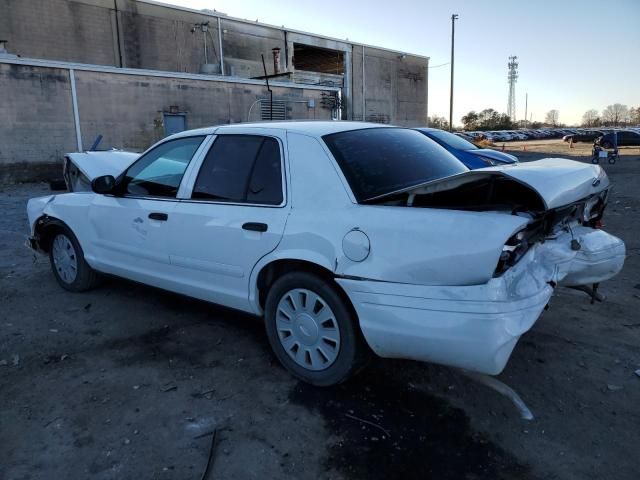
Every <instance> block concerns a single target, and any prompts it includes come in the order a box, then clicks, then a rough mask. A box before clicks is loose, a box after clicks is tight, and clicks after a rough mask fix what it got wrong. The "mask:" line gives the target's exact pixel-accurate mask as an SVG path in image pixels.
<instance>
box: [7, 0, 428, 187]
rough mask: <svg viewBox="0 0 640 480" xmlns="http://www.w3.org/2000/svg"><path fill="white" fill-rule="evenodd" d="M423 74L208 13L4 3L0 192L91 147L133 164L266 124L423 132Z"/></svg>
mask: <svg viewBox="0 0 640 480" xmlns="http://www.w3.org/2000/svg"><path fill="white" fill-rule="evenodd" d="M263 59H264V60H263ZM427 74H428V58H427V57H423V56H418V55H411V54H408V53H405V52H398V51H394V50H389V49H385V48H381V47H373V46H369V45H363V44H359V43H354V42H350V41H347V40H339V39H334V38H328V37H325V36H322V35H316V34H311V33H306V32H300V31H295V30H290V29H287V28H284V27H276V26H272V25H266V24H262V23H257V22H252V21H247V20H242V19H237V18H232V17H229V16H227V15H225V14H222V13H219V12H215V11H209V10H206V11H198V10H191V9H186V8H181V7H175V6H171V5H166V4H161V3H157V2H154V1H150V0H0V119H2V124H1V126H0V182H8V181H16V180H31V179H37V178H45V177H47V176H50V175H51V174H52V172H56V171H57V169H58V168H59V164H60V161H61V159H62V157H63V155H64V153H66V152H70V151H78V150H86V149H88V148H89V147H91V145H92V143H93V142H94V140H95V139H96V137H98V135H102V137H103V138H102V141H101V143H100V146H99V148H112V147H115V148H124V149H129V150H143V149H145V148H147V147H148V146H149V145H151V144H152V143H154V142H155V141H157V140H159V139H161V138H163V137H164V136H166V135H168V134H171V133H174V132H177V131H180V130H184V129H186V128H197V127H201V126H206V125H214V124H223V123H232V122H243V121H256V120H269V119H271V118H273V119H274V120H282V119H291V120H294V119H325V120H329V119H333V120H366V121H372V122H380V123H390V124H396V125H407V126H413V125H416V126H417V125H424V124H425V122H426V117H427V112H428V105H427V88H428V77H427ZM267 81H268V83H269V87H270V90H271V91H269V90H268V89H267V84H266V83H267Z"/></svg>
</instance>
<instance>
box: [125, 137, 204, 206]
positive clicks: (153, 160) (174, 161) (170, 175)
mask: <svg viewBox="0 0 640 480" xmlns="http://www.w3.org/2000/svg"><path fill="white" fill-rule="evenodd" d="M204 138H205V137H204V136H200V137H186V138H178V139H176V140H170V141H168V142H165V143H163V144H161V145H158V146H157V147H156V148H154V149H153V150H151V151H150V152H148V153H147V154H145V155H143V156H142V157H140V158H139V159H138V160H137V161H136V163H134V164H133V165H132V166H131V167H130V168H129V170H127V172H126V174H125V176H124V181H123V190H124V192H125V193H126V194H129V195H142V196H150V197H169V198H175V196H176V195H177V194H178V188H179V187H180V182H181V181H182V176H183V175H184V172H185V170H186V169H187V166H188V165H189V162H190V161H191V158H192V157H193V155H194V154H195V153H196V150H198V147H199V146H200V144H201V143H202V141H203V140H204Z"/></svg>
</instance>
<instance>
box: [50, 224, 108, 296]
mask: <svg viewBox="0 0 640 480" xmlns="http://www.w3.org/2000/svg"><path fill="white" fill-rule="evenodd" d="M49 260H50V261H51V269H52V270H53V275H54V276H55V277H56V280H57V281H58V283H59V284H60V286H61V287H62V288H64V289H65V290H69V291H70V292H83V291H85V290H89V289H90V288H93V287H94V286H95V285H96V284H97V282H98V273H97V272H96V271H95V270H93V269H92V268H91V267H90V266H89V264H88V263H87V262H86V261H85V259H84V252H83V251H82V248H81V247H80V243H79V242H78V239H77V238H76V236H75V235H74V234H73V232H72V231H71V230H69V229H68V228H66V227H57V228H56V231H55V232H54V233H53V235H52V238H51V245H50V247H49Z"/></svg>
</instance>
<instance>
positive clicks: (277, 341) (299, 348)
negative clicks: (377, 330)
mask: <svg viewBox="0 0 640 480" xmlns="http://www.w3.org/2000/svg"><path fill="white" fill-rule="evenodd" d="M336 288H337V287H335V286H334V285H331V284H330V283H328V282H327V281H325V280H323V279H322V278H320V277H318V276H316V275H313V274H311V273H306V272H294V273H289V274H286V275H284V276H282V277H281V278H279V279H278V280H277V281H276V282H275V283H274V284H273V286H272V287H271V289H270V290H269V293H268V295H267V300H266V305H265V323H266V330H267V337H268V338H269V343H270V344H271V348H272V349H273V351H274V353H275V355H276V357H278V360H279V361H280V363H282V365H283V366H284V367H285V368H286V369H287V370H289V371H290V372H291V373H292V374H293V375H295V376H296V377H298V378H299V379H301V380H303V381H305V382H307V383H311V384H313V385H317V386H329V385H335V384H338V383H342V382H344V381H345V380H346V379H347V378H348V377H349V376H350V375H351V374H353V373H354V372H355V371H357V370H358V368H359V367H361V366H362V365H363V364H364V363H365V361H366V353H367V347H366V345H365V344H364V341H363V340H362V338H361V334H360V331H359V328H358V326H357V323H356V322H357V319H356V318H354V314H352V312H351V309H350V308H349V305H348V304H347V303H346V300H343V298H342V297H341V296H340V294H339V293H338V291H337V290H336Z"/></svg>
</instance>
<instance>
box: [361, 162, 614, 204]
mask: <svg viewBox="0 0 640 480" xmlns="http://www.w3.org/2000/svg"><path fill="white" fill-rule="evenodd" d="M494 180H500V181H501V182H494ZM504 180H507V181H511V182H515V184H516V185H519V187H520V188H509V189H507V190H506V191H505V192H504V193H503V194H502V195H501V197H502V198H501V200H502V201H503V203H513V204H514V205H515V204H518V203H521V202H522V201H523V199H524V198H525V197H528V198H529V202H528V203H529V204H531V205H533V204H537V206H536V207H535V210H553V209H556V208H558V207H562V206H566V205H570V204H572V203H575V202H578V201H580V200H584V199H586V198H588V197H590V196H591V195H594V194H597V193H600V192H602V191H604V190H606V189H607V188H608V187H609V179H608V177H607V175H606V173H605V172H604V170H602V168H601V167H600V166H598V165H592V164H587V163H581V162H576V161H574V160H567V159H564V158H545V159H542V160H537V161H534V162H526V163H514V164H510V165H500V166H494V167H487V168H479V169H477V170H471V171H468V172H463V173H460V174H457V175H452V176H449V177H445V178H441V179H438V180H432V181H430V182H425V183H423V184H420V185H415V186H413V187H408V188H404V189H402V190H398V191H396V192H391V193H389V194H385V195H381V196H380V197H378V198H376V199H372V200H371V201H372V202H380V201H384V199H385V198H390V197H396V198H397V197H398V196H401V195H407V196H408V201H407V205H409V206H411V205H413V204H414V200H416V202H417V203H416V204H417V205H420V201H419V199H417V197H421V196H422V197H423V198H424V197H425V196H434V195H436V196H439V197H441V198H444V199H445V200H444V201H440V202H437V205H435V204H433V202H426V203H425V202H422V203H423V204H422V205H420V206H439V207H440V208H447V206H448V207H449V208H454V209H455V208H457V207H474V206H475V207H478V206H480V205H482V204H483V203H484V202H485V200H483V199H484V198H485V197H487V198H488V197H490V196H491V194H492V193H495V192H494V188H493V184H498V183H502V184H504V183H505V182H504ZM472 184H476V185H483V187H482V188H484V190H483V192H485V193H480V194H479V193H478V189H476V195H475V196H471V195H469V192H470V191H471V190H473V188H472V187H471V186H472ZM448 192H449V193H448ZM531 194H533V195H535V197H536V198H537V201H536V202H533V201H531ZM447 196H449V197H450V198H447ZM447 202H449V203H447ZM486 203H487V204H490V203H491V202H489V201H488V200H487V201H486ZM532 208H533V207H532Z"/></svg>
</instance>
